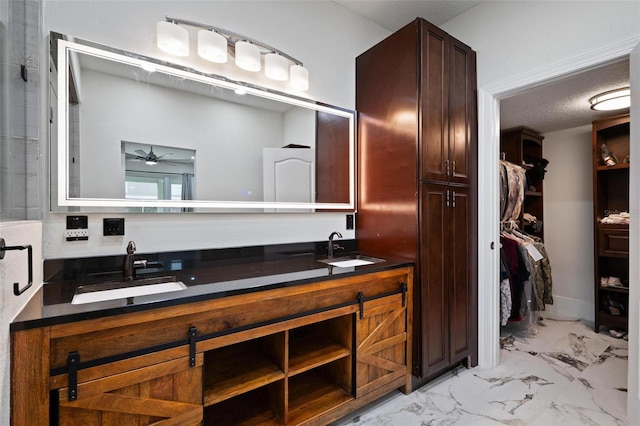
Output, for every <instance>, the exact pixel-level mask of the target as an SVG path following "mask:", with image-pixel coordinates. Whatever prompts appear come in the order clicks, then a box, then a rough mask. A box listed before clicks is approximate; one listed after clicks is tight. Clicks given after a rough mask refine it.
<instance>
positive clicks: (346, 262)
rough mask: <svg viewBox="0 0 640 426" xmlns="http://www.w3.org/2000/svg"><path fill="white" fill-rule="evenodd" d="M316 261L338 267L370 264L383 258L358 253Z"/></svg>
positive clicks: (381, 260)
mask: <svg viewBox="0 0 640 426" xmlns="http://www.w3.org/2000/svg"><path fill="white" fill-rule="evenodd" d="M318 262H322V263H326V264H327V265H331V266H337V267H338V268H351V267H354V266H364V265H371V264H374V263H380V262H384V259H378V258H377V257H370V256H362V255H360V254H358V255H355V256H340V257H333V258H331V259H320V260H318Z"/></svg>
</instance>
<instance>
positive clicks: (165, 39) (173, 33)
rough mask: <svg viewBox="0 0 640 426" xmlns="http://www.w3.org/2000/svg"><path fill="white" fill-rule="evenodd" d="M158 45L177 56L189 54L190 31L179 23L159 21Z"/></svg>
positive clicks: (157, 27) (157, 28)
mask: <svg viewBox="0 0 640 426" xmlns="http://www.w3.org/2000/svg"><path fill="white" fill-rule="evenodd" d="M156 37H157V43H158V47H159V48H160V49H162V50H164V51H165V52H167V53H170V54H172V55H176V56H189V32H188V31H187V30H186V29H184V28H182V27H181V26H180V25H178V24H174V23H173V22H167V21H158V23H157V24H156Z"/></svg>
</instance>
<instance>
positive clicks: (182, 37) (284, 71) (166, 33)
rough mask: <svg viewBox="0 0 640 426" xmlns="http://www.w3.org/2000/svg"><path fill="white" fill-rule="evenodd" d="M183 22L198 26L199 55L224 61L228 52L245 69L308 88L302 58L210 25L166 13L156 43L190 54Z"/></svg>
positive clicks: (161, 46)
mask: <svg viewBox="0 0 640 426" xmlns="http://www.w3.org/2000/svg"><path fill="white" fill-rule="evenodd" d="M183 26H191V27H196V28H199V29H200V30H199V31H198V55H199V56H200V57H202V58H204V59H206V60H207V61H211V62H216V63H225V62H227V59H228V54H229V53H230V54H231V55H232V56H233V57H234V59H235V64H236V65H237V66H238V67H239V68H242V69H243V70H246V71H251V72H258V71H260V70H261V69H262V56H264V73H265V75H266V76H267V77H268V78H270V79H272V80H276V81H286V80H287V79H288V80H289V85H290V86H291V88H292V89H294V90H298V91H305V90H309V71H308V70H307V69H306V68H305V67H304V66H303V64H302V62H300V61H299V60H297V59H295V58H293V57H291V56H289V55H287V54H286V53H284V52H282V51H280V50H278V49H275V48H273V47H271V46H269V45H267V44H264V43H262V42H260V41H257V40H254V39H252V38H249V37H246V36H243V35H241V34H237V33H234V32H231V31H227V30H224V29H222V28H218V27H214V26H212V25H207V24H201V23H199V22H193V21H188V20H184V19H176V18H170V17H168V16H167V17H166V18H165V21H160V22H158V23H157V25H156V28H157V32H158V47H159V48H160V49H162V50H163V51H165V52H167V53H170V54H172V55H176V56H188V55H189V32H188V31H187V30H186V29H185V28H183Z"/></svg>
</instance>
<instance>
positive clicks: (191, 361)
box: [189, 327, 198, 367]
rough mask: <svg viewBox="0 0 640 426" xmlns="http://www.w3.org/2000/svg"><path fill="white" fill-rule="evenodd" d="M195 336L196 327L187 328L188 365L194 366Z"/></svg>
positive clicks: (196, 332)
mask: <svg viewBox="0 0 640 426" xmlns="http://www.w3.org/2000/svg"><path fill="white" fill-rule="evenodd" d="M196 336H198V329H197V328H195V327H191V328H189V367H195V366H196Z"/></svg>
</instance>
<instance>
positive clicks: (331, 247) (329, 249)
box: [327, 231, 344, 259]
mask: <svg viewBox="0 0 640 426" xmlns="http://www.w3.org/2000/svg"><path fill="white" fill-rule="evenodd" d="M333 237H338V238H342V234H341V233H339V232H337V231H334V232H332V233H331V235H329V245H328V246H327V257H328V258H329V259H331V258H332V257H333V250H334V249H343V250H344V247H342V246H340V245H339V244H333Z"/></svg>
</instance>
